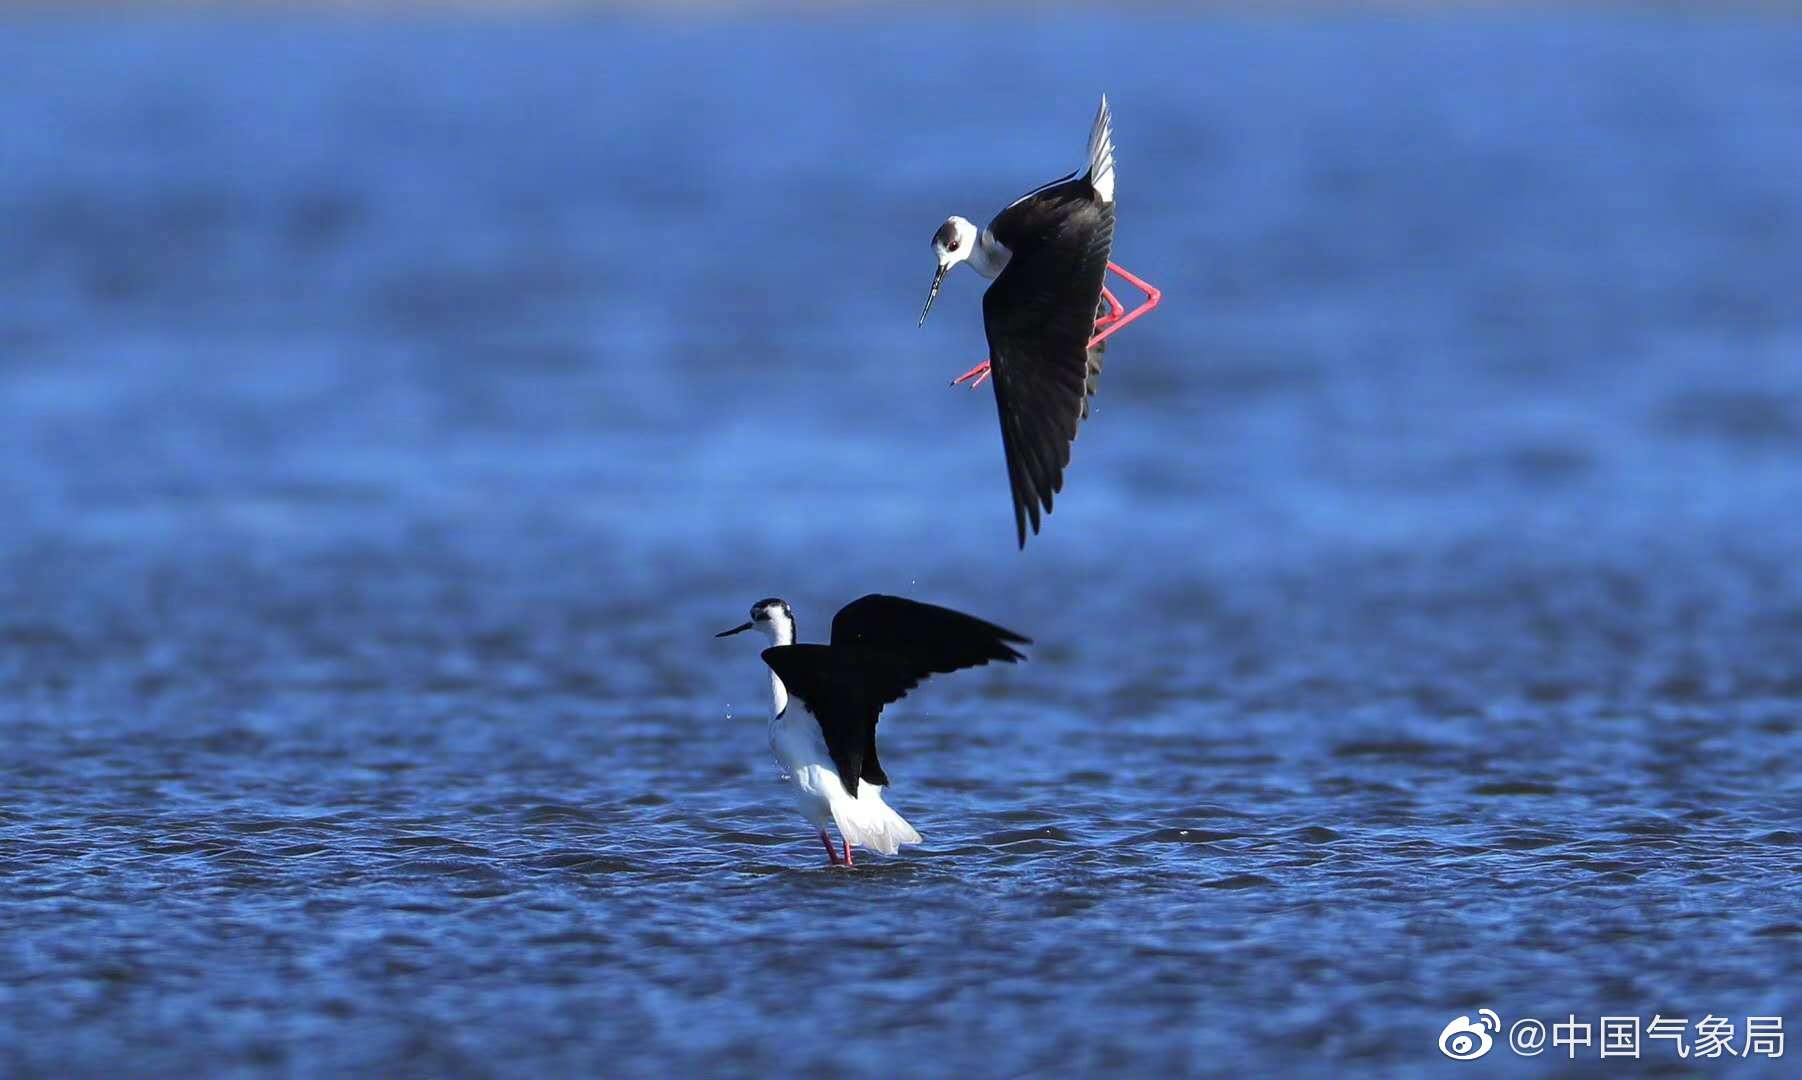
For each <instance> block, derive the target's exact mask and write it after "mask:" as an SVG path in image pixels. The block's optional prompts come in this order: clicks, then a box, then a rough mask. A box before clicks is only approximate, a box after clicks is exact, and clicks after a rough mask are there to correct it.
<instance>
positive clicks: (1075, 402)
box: [920, 96, 1114, 548]
mask: <svg viewBox="0 0 1802 1080" xmlns="http://www.w3.org/2000/svg"><path fill="white" fill-rule="evenodd" d="M1113 242H1114V138H1113V124H1112V119H1111V117H1110V115H1109V112H1108V104H1107V98H1106V97H1105V96H1103V97H1102V99H1101V108H1100V110H1099V111H1098V112H1097V113H1096V114H1095V123H1094V125H1093V127H1092V128H1091V129H1090V133H1089V154H1088V168H1087V171H1086V172H1083V173H1082V174H1081V175H1078V174H1077V173H1071V174H1070V175H1069V176H1066V177H1063V178H1061V179H1058V180H1054V181H1052V182H1051V183H1049V184H1046V185H1044V186H1043V187H1040V188H1038V189H1036V190H1034V191H1032V192H1029V193H1028V194H1026V195H1024V196H1021V197H1020V198H1019V199H1017V200H1015V201H1014V202H1013V204H1012V205H1010V206H1008V207H1007V208H1006V209H1005V210H1002V211H1001V212H1000V213H999V214H996V215H995V218H994V220H993V221H991V222H989V225H988V228H986V229H983V230H981V231H980V232H979V231H978V230H977V228H976V226H975V225H974V224H972V223H971V222H970V221H968V220H966V219H964V218H961V217H952V218H950V219H949V220H947V221H946V222H945V224H944V225H942V226H940V227H939V230H938V232H937V233H936V234H934V235H933V238H932V249H933V252H934V253H935V254H936V255H937V256H938V260H939V266H938V271H937V273H936V274H935V275H934V277H933V279H932V291H931V292H930V293H928V294H927V297H926V309H925V310H924V311H922V312H921V313H920V321H921V322H922V323H924V322H925V321H926V314H927V312H930V311H931V310H932V302H933V300H934V298H936V297H937V296H938V292H939V287H940V285H942V284H943V282H944V280H945V275H946V274H948V273H950V272H951V270H952V269H953V268H955V267H956V266H957V265H958V264H959V263H968V264H969V265H970V266H971V268H972V269H974V270H975V271H976V272H977V273H979V274H981V275H982V276H984V277H986V278H991V279H993V280H994V284H993V285H991V286H989V289H988V291H987V292H986V293H985V294H984V295H983V298H982V321H983V326H984V328H985V330H986V331H987V335H988V344H989V368H988V372H989V374H990V375H992V377H993V378H994V381H995V405H996V407H997V409H998V410H999V411H1000V414H1001V445H1002V449H1003V451H1004V453H1005V454H1006V458H1007V476H1008V484H1009V486H1010V487H1011V488H1012V490H1013V499H1014V525H1015V529H1016V531H1017V532H1018V534H1019V542H1020V546H1021V547H1022V548H1024V547H1025V546H1026V527H1027V525H1028V523H1030V524H1031V526H1032V531H1033V532H1034V533H1035V534H1036V533H1037V532H1038V531H1039V520H1040V514H1041V511H1042V512H1043V513H1046V514H1049V513H1050V512H1051V503H1052V497H1053V496H1054V495H1056V494H1057V493H1058V492H1060V491H1062V490H1063V485H1064V469H1065V468H1066V467H1067V466H1068V465H1069V464H1070V444H1071V443H1072V442H1074V441H1075V439H1076V428H1077V424H1078V423H1079V422H1080V421H1082V420H1083V419H1084V418H1086V417H1087V416H1088V397H1089V395H1092V394H1093V393H1095V389H1096V383H1097V381H1098V379H1099V377H1100V374H1101V348H1100V346H1099V345H1098V346H1097V347H1096V348H1095V349H1090V347H1089V344H1090V339H1091V337H1092V336H1093V334H1094V331H1095V324H1096V318H1097V317H1098V315H1099V314H1100V313H1101V312H1102V311H1103V310H1105V307H1104V303H1103V300H1102V286H1103V283H1104V279H1105V277H1106V275H1107V269H1108V258H1109V255H1110V252H1111V249H1112V247H1113ZM982 370H983V369H982V368H981V367H978V368H977V369H976V370H975V371H973V372H971V374H972V375H974V374H977V373H979V372H981V371H982Z"/></svg>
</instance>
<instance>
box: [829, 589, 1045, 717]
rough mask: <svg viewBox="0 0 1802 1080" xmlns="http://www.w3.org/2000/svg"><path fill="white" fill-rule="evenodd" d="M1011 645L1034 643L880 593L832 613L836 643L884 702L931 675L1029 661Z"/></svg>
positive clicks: (948, 612)
mask: <svg viewBox="0 0 1802 1080" xmlns="http://www.w3.org/2000/svg"><path fill="white" fill-rule="evenodd" d="M1010 643H1011V645H1030V644H1032V642H1031V641H1029V640H1027V639H1026V638H1023V637H1021V636H1020V635H1019V634H1016V633H1014V632H1013V631H1012V630H1007V629H1004V628H1002V627H999V626H996V625H995V624H994V623H990V622H984V621H983V620H981V619H978V618H977V617H976V616H974V615H965V614H964V613H963V612H961V611H952V610H951V609H950V608H946V607H939V606H938V605H937V604H922V603H920V602H919V601H917V600H907V599H904V598H902V597H899V596H884V595H883V594H881V593H871V594H870V595H868V596H864V597H860V598H858V599H856V600H853V601H851V602H850V603H849V604H846V605H845V606H844V607H842V608H840V609H839V612H838V614H837V615H834V616H833V617H832V647H833V648H834V649H835V650H841V651H843V652H845V653H847V654H849V655H852V656H855V657H857V659H858V661H859V662H860V663H861V664H862V665H863V666H864V668H865V671H866V677H867V678H868V682H869V685H871V686H872V687H874V688H875V689H876V692H877V693H878V694H879V695H880V696H881V700H882V703H883V704H884V705H886V704H888V703H889V702H891V701H895V700H897V699H899V698H900V697H901V696H902V695H903V694H905V693H907V692H908V691H909V690H911V689H913V688H914V687H915V686H918V685H919V684H920V680H922V679H924V678H926V677H927V676H928V675H943V674H946V673H948V672H952V671H958V670H961V669H963V668H968V667H976V666H978V665H980V664H986V663H988V662H989V661H991V660H999V661H1003V662H1005V663H1009V664H1011V663H1013V662H1014V661H1016V660H1022V659H1025V658H1024V657H1023V656H1021V655H1020V653H1019V652H1018V651H1017V650H1015V649H1013V648H1011V647H1010Z"/></svg>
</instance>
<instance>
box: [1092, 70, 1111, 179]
mask: <svg viewBox="0 0 1802 1080" xmlns="http://www.w3.org/2000/svg"><path fill="white" fill-rule="evenodd" d="M1089 182H1090V183H1091V184H1093V185H1094V188H1095V195H1096V197H1097V198H1099V199H1100V200H1101V201H1102V202H1104V203H1111V202H1113V201H1114V118H1113V115H1112V114H1111V113H1110V112H1109V111H1108V107H1107V95H1106V94H1102V95H1101V108H1100V109H1097V110H1096V112H1095V126H1094V127H1092V128H1090V129H1089Z"/></svg>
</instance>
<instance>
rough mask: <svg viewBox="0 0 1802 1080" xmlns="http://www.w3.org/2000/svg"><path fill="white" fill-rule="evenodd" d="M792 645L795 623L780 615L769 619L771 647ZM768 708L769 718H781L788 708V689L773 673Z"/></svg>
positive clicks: (771, 673)
mask: <svg viewBox="0 0 1802 1080" xmlns="http://www.w3.org/2000/svg"><path fill="white" fill-rule="evenodd" d="M794 643H795V621H794V620H793V619H791V618H788V617H786V616H784V615H782V614H780V613H777V614H775V615H773V616H772V617H771V619H770V645H771V647H777V646H782V645H793V644H794ZM770 708H771V709H772V710H773V711H772V712H771V713H770V715H771V716H781V715H782V711H783V710H784V709H787V708H788V687H786V686H783V685H782V680H781V678H779V677H778V676H777V675H776V673H775V672H773V671H772V672H770Z"/></svg>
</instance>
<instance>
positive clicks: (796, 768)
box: [715, 593, 1031, 864]
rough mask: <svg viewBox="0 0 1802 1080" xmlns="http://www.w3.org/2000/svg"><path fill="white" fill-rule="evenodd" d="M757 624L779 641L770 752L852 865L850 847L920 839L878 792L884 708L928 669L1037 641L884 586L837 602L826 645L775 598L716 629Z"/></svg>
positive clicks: (804, 807) (972, 663)
mask: <svg viewBox="0 0 1802 1080" xmlns="http://www.w3.org/2000/svg"><path fill="white" fill-rule="evenodd" d="M751 629H758V630H761V631H763V633H764V634H765V635H766V636H767V637H769V639H770V642H771V645H770V647H769V648H767V649H765V650H763V660H764V663H766V664H768V665H769V668H770V690H771V695H772V699H773V700H772V705H771V718H770V729H769V735H770V750H771V752H772V753H774V754H775V756H776V760H777V762H778V763H780V764H781V766H782V770H783V773H784V776H785V777H786V778H787V779H788V780H789V782H790V783H792V784H793V785H794V788H795V794H796V798H797V800H798V801H799V803H800V806H801V812H802V813H803V814H805V815H806V816H807V819H808V820H809V821H810V822H812V823H813V825H814V827H815V828H816V829H818V830H819V831H820V839H821V840H822V841H823V842H824V843H825V844H826V852H827V854H828V855H829V856H831V857H832V859H833V861H834V862H836V861H838V856H837V853H836V852H835V851H834V849H833V846H832V842H831V839H830V837H828V836H827V833H826V825H827V823H828V822H831V823H833V824H836V825H837V826H838V830H839V834H840V835H841V836H842V837H843V838H844V851H845V855H844V859H845V862H846V863H847V864H849V863H850V861H851V848H852V847H854V846H861V847H866V848H869V849H871V850H873V851H880V852H882V853H883V854H885V855H893V854H894V853H895V852H896V851H897V850H899V848H900V846H901V845H902V844H917V843H919V842H920V834H919V833H917V832H915V831H914V828H913V826H911V825H909V824H908V823H907V822H906V821H905V820H903V819H902V817H901V815H900V814H897V813H895V811H894V810H892V809H890V808H889V806H888V805H887V804H886V803H884V802H883V800H882V790H883V788H885V787H887V786H888V782H889V781H888V774H887V773H886V772H884V771H883V768H882V762H881V760H880V759H879V758H878V757H877V754H876V721H877V719H878V718H879V717H880V716H881V715H882V709H883V706H885V705H887V704H889V703H890V702H893V701H898V700H900V698H901V697H902V696H904V695H905V694H906V693H907V692H908V691H909V690H912V689H913V688H914V687H915V686H918V685H919V684H920V682H921V681H922V680H924V679H926V678H927V677H928V676H931V675H935V674H944V673H947V672H952V671H958V670H960V669H963V668H969V667H977V666H979V665H981V664H986V663H989V662H990V661H1001V662H1004V663H1010V664H1011V663H1014V662H1015V661H1018V660H1023V659H1025V657H1024V656H1022V655H1021V654H1020V653H1019V652H1018V651H1016V650H1015V649H1014V648H1012V646H1013V645H1028V644H1031V642H1030V641H1028V640H1027V639H1026V638H1023V637H1021V636H1020V635H1019V634H1016V633H1014V632H1013V631H1011V630H1004V629H1002V628H1001V627H999V626H996V625H994V624H992V623H987V622H984V621H982V620H981V619H978V618H975V617H974V616H970V615H965V614H963V613H962V612H957V611H952V610H951V609H950V608H943V607H938V606H936V605H933V604H922V603H919V602H917V601H914V600H904V599H902V598H901V597H898V596H884V595H881V594H879V593H872V594H870V595H869V596H865V597H863V598H862V599H859V600H853V601H852V602H851V603H849V604H846V605H845V606H844V607H843V608H841V609H840V610H839V613H838V614H837V615H836V616H834V617H833V619H832V644H830V645H798V644H796V643H795V616H794V612H793V610H791V609H790V608H789V606H788V604H787V603H785V602H784V601H782V600H779V599H774V598H772V599H768V600H759V601H758V602H757V603H756V604H753V605H752V606H751V620H750V621H749V622H747V623H744V624H743V625H741V626H736V627H733V628H732V629H731V630H726V631H724V632H722V633H720V634H717V635H715V636H717V637H726V636H727V635H730V634H737V633H741V632H743V631H745V630H751ZM791 698H792V699H793V701H794V702H798V703H799V704H800V708H798V709H796V708H792V707H791Z"/></svg>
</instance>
